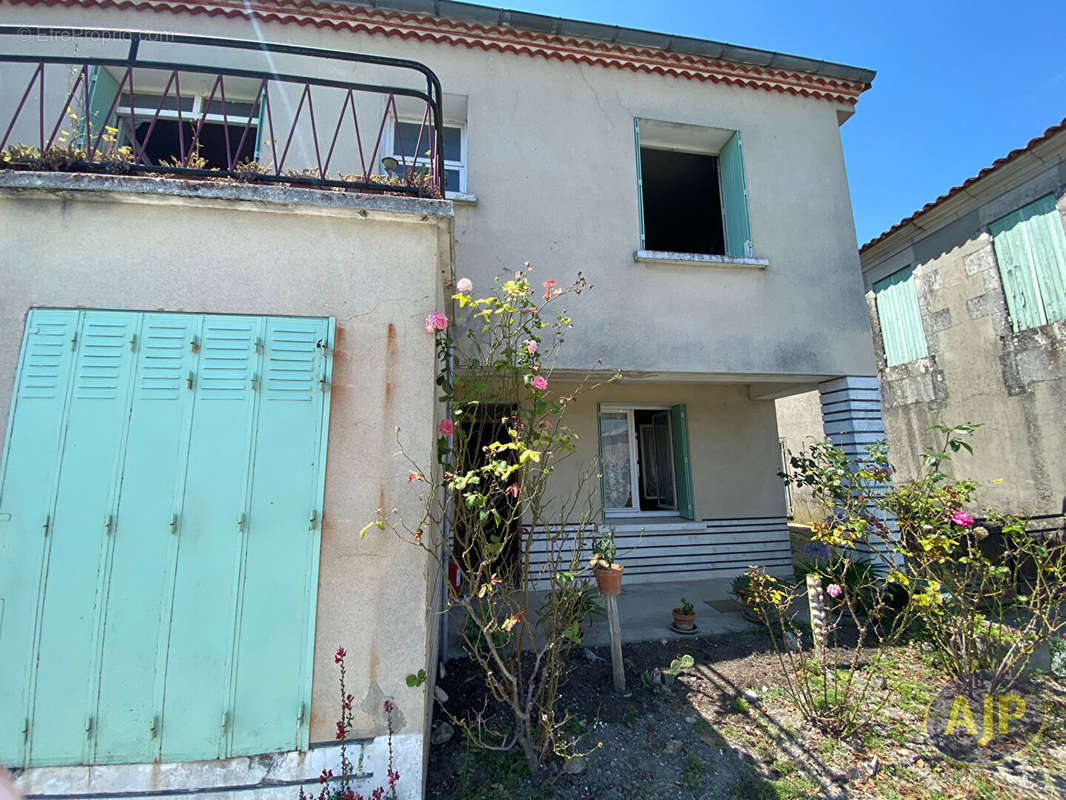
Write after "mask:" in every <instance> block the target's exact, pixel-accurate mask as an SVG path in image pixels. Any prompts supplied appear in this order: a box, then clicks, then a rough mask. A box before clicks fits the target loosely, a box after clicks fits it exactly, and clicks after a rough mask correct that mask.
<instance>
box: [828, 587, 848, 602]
mask: <svg viewBox="0 0 1066 800" xmlns="http://www.w3.org/2000/svg"><path fill="white" fill-rule="evenodd" d="M825 592H826V594H828V595H829V596H830V597H832V598H833V599H834V600H835V599H836V598H838V597H840V595H842V594H844V590H843V589H841V588H840V584H837V583H831V584H829V585H828V586H826V587H825Z"/></svg>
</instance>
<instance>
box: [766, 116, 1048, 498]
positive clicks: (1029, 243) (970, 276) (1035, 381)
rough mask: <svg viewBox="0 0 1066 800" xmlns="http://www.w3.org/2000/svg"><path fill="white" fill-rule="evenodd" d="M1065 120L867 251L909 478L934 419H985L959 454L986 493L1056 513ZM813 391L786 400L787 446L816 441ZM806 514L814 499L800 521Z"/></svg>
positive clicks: (903, 471)
mask: <svg viewBox="0 0 1066 800" xmlns="http://www.w3.org/2000/svg"><path fill="white" fill-rule="evenodd" d="M1064 217H1066V120H1063V121H1062V122H1061V123H1059V124H1058V125H1054V126H1052V127H1050V128H1048V129H1047V130H1046V131H1045V132H1044V133H1043V134H1042V135H1041V136H1038V137H1037V138H1035V139H1033V140H1032V141H1031V142H1029V144H1027V145H1026V146H1025V147H1022V148H1019V149H1017V150H1014V151H1012V152H1011V153H1009V154H1008V155H1007V156H1005V157H1004V158H1001V159H999V160H998V161H996V162H995V163H994V164H992V165H991V166H990V167H987V168H986V169H983V170H982V171H981V172H980V173H978V174H977V175H975V176H974V177H973V178H970V179H969V180H967V181H966V182H965V183H963V184H961V185H960V186H956V187H954V188H953V189H951V190H949V191H948V192H946V193H945V194H944V195H942V196H941V197H939V198H937V199H936V200H935V201H934V202H932V203H929V204H928V205H926V206H924V207H923V208H922V209H920V210H919V211H917V212H915V213H914V214H912V215H911V216H909V217H907V218H906V219H904V220H902V221H901V222H899V223H898V224H896V225H894V226H893V227H891V228H890V229H888V230H887V231H885V232H884V233H883V234H881V235H880V236H878V237H877V238H876V239H874V240H872V241H870V242H868V243H867V244H865V245H864V246H863V247H862V249H861V251H860V257H861V259H862V271H863V276H864V280H865V283H866V301H867V305H868V307H869V311H870V320H871V323H872V326H873V335H874V348H875V350H876V352H877V359H878V363H879V365H880V380H881V392H882V395H883V396H884V408H885V422H886V425H887V429H888V441H889V445H890V447H891V451H892V460H893V463H894V464H895V465H896V468H897V475H898V477H899V479H902V480H906V479H908V478H911V477H913V476H914V475H915V474H916V472H917V470H918V468H919V465H920V461H919V454H920V452H921V451H922V450H923V449H926V448H929V447H931V446H933V444H934V442H935V441H936V439H937V437H938V434H936V433H935V432H932V431H930V428H931V426H933V425H955V424H960V423H963V422H979V423H981V424H982V427H981V428H979V429H978V431H977V433H976V435H975V437H974V439H973V444H974V447H975V454H974V455H973V456H969V455H967V454H965V453H960V454H959V455H958V456H956V457H955V461H956V462H957V469H958V473H959V475H960V476H965V477H967V478H973V479H976V480H978V481H980V482H981V484H982V486H981V490H980V492H979V495H978V501H979V503H980V504H981V505H982V506H990V507H994V508H997V509H999V510H1002V511H1010V512H1015V513H1021V514H1028V515H1034V516H1038V515H1046V514H1056V513H1059V512H1060V511H1062V510H1063V505H1062V504H1063V498H1064V496H1066V458H1064V457H1063V453H1066V425H1064V424H1063V414H1064V409H1066V358H1064V353H1066V234H1064V221H1063V220H1064ZM817 405H818V399H817V397H815V396H813V395H807V396H798V397H792V398H788V399H787V400H783V401H781V402H780V403H779V405H778V426H779V428H780V431H781V435H782V438H783V440H784V441H785V442H786V443H787V446H788V447H789V448H791V449H793V450H794V449H796V448H797V447H799V446H800V445H801V444H802V442H803V441H804V440H805V439H809V438H810V437H812V436H816V437H818V438H821V436H822V434H821V431H819V430H818V429H817V425H815V424H813V420H812V419H811V414H812V411H813V410H814V409H816V408H817ZM809 513H810V510H809V509H808V507H807V506H806V504H805V503H802V502H801V503H800V504H799V506H798V507H797V519H799V518H801V517H802V516H804V515H807V514H809Z"/></svg>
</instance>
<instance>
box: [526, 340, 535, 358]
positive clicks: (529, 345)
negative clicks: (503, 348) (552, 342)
mask: <svg viewBox="0 0 1066 800" xmlns="http://www.w3.org/2000/svg"><path fill="white" fill-rule="evenodd" d="M526 352H527V353H529V354H530V355H533V354H534V353H535V352H537V343H536V342H535V341H534V340H533V339H530V340H528V341H527V342H526Z"/></svg>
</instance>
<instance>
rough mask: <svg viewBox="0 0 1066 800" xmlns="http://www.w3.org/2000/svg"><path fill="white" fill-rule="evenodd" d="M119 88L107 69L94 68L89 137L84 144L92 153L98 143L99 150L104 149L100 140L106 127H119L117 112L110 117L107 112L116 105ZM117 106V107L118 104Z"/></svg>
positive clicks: (90, 77)
mask: <svg viewBox="0 0 1066 800" xmlns="http://www.w3.org/2000/svg"><path fill="white" fill-rule="evenodd" d="M118 87H119V84H118V81H116V80H115V79H114V77H113V76H112V75H111V73H110V72H109V71H108V70H107V69H106V68H104V67H93V71H92V73H91V74H90V76H89V136H88V137H87V139H86V140H85V144H84V147H85V149H86V150H89V151H92V150H93V149H94V148H97V147H98V146H97V142H98V141H99V142H100V144H99V149H104V148H105V145H104V143H103V141H102V140H101V139H100V134H101V133H103V131H104V128H106V127H112V128H113V127H116V126H117V121H118V117H117V116H116V114H115V112H114V111H112V112H111V114H110V116H109V115H108V113H107V112H108V110H109V109H111V107H112V103H115V96H116V95H117V94H118ZM115 105H116V106H117V103H115Z"/></svg>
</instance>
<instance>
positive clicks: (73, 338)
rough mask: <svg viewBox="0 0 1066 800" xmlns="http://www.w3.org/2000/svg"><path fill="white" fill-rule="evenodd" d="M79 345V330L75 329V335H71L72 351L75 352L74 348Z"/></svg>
mask: <svg viewBox="0 0 1066 800" xmlns="http://www.w3.org/2000/svg"><path fill="white" fill-rule="evenodd" d="M77 346H78V332H77V331H74V335H73V336H71V337H70V352H72V353H73V352H74V348H76V347H77Z"/></svg>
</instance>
